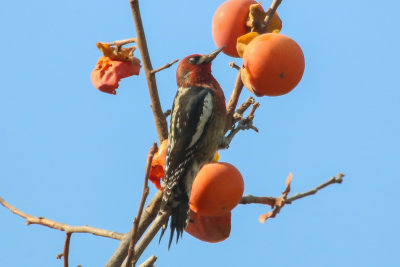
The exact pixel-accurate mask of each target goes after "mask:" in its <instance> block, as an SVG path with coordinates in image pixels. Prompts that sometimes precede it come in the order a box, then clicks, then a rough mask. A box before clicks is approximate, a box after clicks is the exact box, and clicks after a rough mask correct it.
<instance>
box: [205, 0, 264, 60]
mask: <svg viewBox="0 0 400 267" xmlns="http://www.w3.org/2000/svg"><path fill="white" fill-rule="evenodd" d="M256 3H257V2H256V1H254V0H228V1H226V2H224V3H222V4H221V5H220V6H219V7H218V9H217V10H216V11H215V14H214V17H213V20H212V29H211V32H212V37H213V39H214V42H215V44H216V45H217V47H221V46H225V48H224V50H222V51H223V52H224V53H225V54H227V55H228V56H231V57H239V55H238V53H237V51H236V39H237V38H238V37H239V36H241V35H243V34H245V33H246V32H248V31H249V30H250V29H249V28H247V27H246V21H247V18H248V16H249V7H250V5H251V4H256Z"/></svg>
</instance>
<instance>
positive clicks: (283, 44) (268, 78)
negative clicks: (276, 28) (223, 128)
mask: <svg viewBox="0 0 400 267" xmlns="http://www.w3.org/2000/svg"><path fill="white" fill-rule="evenodd" d="M243 66H244V69H243V70H242V78H243V80H244V81H246V80H247V81H248V82H249V83H250V86H247V85H246V83H245V85H246V87H247V88H248V87H251V88H248V89H249V90H251V91H253V92H254V93H255V94H256V95H257V96H263V95H267V96H279V95H284V94H287V93H289V92H290V91H291V90H293V89H294V88H295V87H296V85H297V84H298V83H299V82H300V80H301V78H302V76H303V72H304V67H305V62H304V55H303V51H302V50H301V48H300V46H299V45H298V44H297V43H296V42H295V41H294V40H293V39H291V38H290V37H288V36H286V35H282V34H278V33H266V34H262V35H259V36H257V37H256V38H254V39H253V40H251V41H250V43H249V44H248V45H247V46H246V48H245V49H244V54H243Z"/></svg>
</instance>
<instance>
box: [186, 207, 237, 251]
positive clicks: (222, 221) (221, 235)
mask: <svg viewBox="0 0 400 267" xmlns="http://www.w3.org/2000/svg"><path fill="white" fill-rule="evenodd" d="M186 232H187V233H189V234H190V235H192V236H194V237H196V238H197V239H200V240H202V241H205V242H209V243H217V242H221V241H224V240H225V239H227V238H228V237H229V234H230V233H231V212H230V211H229V212H227V213H225V214H222V215H220V216H215V217H207V216H201V215H200V214H197V213H196V212H194V211H192V210H190V221H189V224H188V226H187V227H186Z"/></svg>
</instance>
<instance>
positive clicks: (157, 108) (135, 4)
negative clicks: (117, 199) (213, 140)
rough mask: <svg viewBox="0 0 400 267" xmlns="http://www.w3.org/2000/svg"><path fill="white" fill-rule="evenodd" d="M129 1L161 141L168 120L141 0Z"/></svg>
mask: <svg viewBox="0 0 400 267" xmlns="http://www.w3.org/2000/svg"><path fill="white" fill-rule="evenodd" d="M129 3H130V6H131V11H132V15H133V19H134V21H135V28H136V34H137V45H138V47H139V50H140V55H141V57H142V63H143V68H144V71H145V74H146V80H147V85H148V87H149V93H150V99H151V108H152V110H153V116H154V121H155V124H156V128H157V135H158V140H159V142H160V143H161V142H162V141H163V140H165V139H167V138H168V128H167V121H166V119H165V116H164V113H163V111H162V109H161V104H160V98H159V96H158V91H157V83H156V78H155V75H154V73H152V70H153V67H152V65H151V61H150V55H149V51H148V48H147V41H146V36H145V33H144V29H143V23H142V18H141V15H140V9H139V0H129Z"/></svg>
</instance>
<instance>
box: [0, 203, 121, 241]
mask: <svg viewBox="0 0 400 267" xmlns="http://www.w3.org/2000/svg"><path fill="white" fill-rule="evenodd" d="M0 204H2V205H3V206H4V207H6V208H7V209H9V210H10V211H11V212H12V213H14V214H16V215H18V216H20V217H22V218H24V219H26V224H27V225H30V224H40V225H43V226H47V227H49V228H53V229H57V230H60V231H64V232H67V233H89V234H93V235H98V236H103V237H109V238H113V239H117V240H121V239H122V236H123V234H120V233H117V232H112V231H109V230H104V229H99V228H95V227H91V226H87V225H84V226H72V225H68V224H65V223H59V222H56V221H53V220H50V219H46V218H43V217H35V216H33V215H30V214H27V213H25V212H23V211H20V210H18V209H17V208H15V207H13V206H12V205H11V204H9V203H7V202H6V201H5V200H4V199H2V198H1V197H0Z"/></svg>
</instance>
